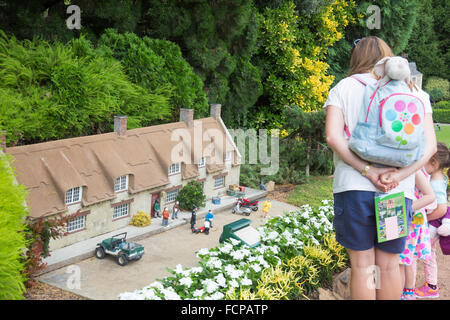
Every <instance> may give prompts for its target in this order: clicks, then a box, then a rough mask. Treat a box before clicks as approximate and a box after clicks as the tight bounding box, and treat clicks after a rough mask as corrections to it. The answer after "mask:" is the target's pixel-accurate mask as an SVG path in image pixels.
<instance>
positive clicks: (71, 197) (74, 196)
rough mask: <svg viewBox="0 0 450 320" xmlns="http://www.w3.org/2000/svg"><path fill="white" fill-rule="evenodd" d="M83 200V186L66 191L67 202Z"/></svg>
mask: <svg viewBox="0 0 450 320" xmlns="http://www.w3.org/2000/svg"><path fill="white" fill-rule="evenodd" d="M80 200H81V187H76V188H73V189H69V190H67V192H66V204H71V203H75V202H79V201H80Z"/></svg>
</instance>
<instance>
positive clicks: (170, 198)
mask: <svg viewBox="0 0 450 320" xmlns="http://www.w3.org/2000/svg"><path fill="white" fill-rule="evenodd" d="M179 191H180V190H179V189H176V190H172V191H168V192H166V197H165V199H164V202H165V203H170V202H174V201H175V200H176V198H177V196H178V192H179Z"/></svg>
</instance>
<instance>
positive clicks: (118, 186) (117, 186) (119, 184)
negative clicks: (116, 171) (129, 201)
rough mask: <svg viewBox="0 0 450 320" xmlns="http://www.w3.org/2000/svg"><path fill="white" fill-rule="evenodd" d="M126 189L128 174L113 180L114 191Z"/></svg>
mask: <svg viewBox="0 0 450 320" xmlns="http://www.w3.org/2000/svg"><path fill="white" fill-rule="evenodd" d="M124 190H128V175H127V174H126V175H124V176H121V177H118V178H117V179H116V180H115V181H114V192H120V191H124Z"/></svg>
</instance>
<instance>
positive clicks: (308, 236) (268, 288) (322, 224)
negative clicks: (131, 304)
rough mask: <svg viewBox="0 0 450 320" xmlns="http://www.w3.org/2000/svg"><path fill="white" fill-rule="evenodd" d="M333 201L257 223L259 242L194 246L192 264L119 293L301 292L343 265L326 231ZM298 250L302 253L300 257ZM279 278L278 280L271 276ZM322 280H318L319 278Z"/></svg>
mask: <svg viewBox="0 0 450 320" xmlns="http://www.w3.org/2000/svg"><path fill="white" fill-rule="evenodd" d="M332 217H333V206H332V203H331V202H330V201H327V200H323V205H322V206H320V207H319V208H315V209H314V208H311V207H310V206H308V205H306V206H302V207H301V208H300V210H299V211H292V212H286V213H285V214H284V215H283V216H277V217H273V218H271V219H270V220H268V221H267V222H266V223H265V224H264V225H262V226H261V227H259V228H258V231H259V232H260V234H261V245H259V246H258V247H255V248H250V247H248V246H246V245H243V244H242V243H241V242H240V241H238V240H236V239H229V240H227V241H226V242H224V243H222V244H220V245H219V246H217V247H215V248H212V249H206V248H203V249H200V250H199V251H198V252H197V257H198V258H199V259H200V261H199V264H198V266H196V267H193V268H187V269H183V267H182V266H181V265H180V264H178V265H177V266H176V267H175V268H174V269H168V271H169V272H170V273H171V275H170V276H168V277H165V278H164V279H160V280H158V281H155V282H153V283H152V284H150V285H149V286H147V287H145V288H142V289H139V290H136V291H134V292H124V293H121V294H120V295H119V298H120V299H149V300H159V299H167V300H169V299H212V300H220V299H241V298H242V299H253V298H255V299H294V298H300V297H302V296H303V297H305V294H309V293H310V292H311V291H312V290H314V289H315V288H317V286H318V285H319V284H321V283H323V282H324V280H329V276H330V274H331V272H334V271H337V270H339V269H342V268H343V267H344V266H345V261H346V257H345V255H344V254H343V251H342V250H341V249H342V247H340V246H339V244H337V242H336V241H335V239H334V235H333V234H332V233H331V232H332V223H331V221H332ZM303 256H304V257H303ZM274 279H279V281H280V282H278V280H277V281H274ZM321 280H322V281H321Z"/></svg>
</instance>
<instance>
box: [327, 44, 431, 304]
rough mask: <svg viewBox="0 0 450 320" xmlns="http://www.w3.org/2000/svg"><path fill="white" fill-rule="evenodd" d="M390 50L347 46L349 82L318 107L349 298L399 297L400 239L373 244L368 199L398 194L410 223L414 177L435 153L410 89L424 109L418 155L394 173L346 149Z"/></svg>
mask: <svg viewBox="0 0 450 320" xmlns="http://www.w3.org/2000/svg"><path fill="white" fill-rule="evenodd" d="M393 56H394V54H393V52H392V50H391V49H390V47H389V46H388V45H387V44H386V43H385V42H384V41H383V40H382V39H380V38H378V37H373V36H371V37H365V38H362V39H357V40H355V41H354V43H353V47H352V51H351V59H350V70H349V77H347V78H345V79H342V80H341V81H340V82H339V83H338V84H337V85H336V86H335V87H333V88H332V89H331V90H330V92H329V95H328V99H327V101H326V102H325V104H324V108H326V113H327V115H326V139H327V143H328V145H329V146H330V147H331V148H332V149H333V151H334V164H335V172H334V181H333V195H334V214H335V216H334V220H333V225H334V228H335V232H336V240H337V241H338V242H339V243H340V244H341V245H342V246H344V247H345V248H346V249H347V251H348V253H349V257H350V264H351V283H350V292H351V297H352V299H394V300H398V299H400V297H401V294H402V289H403V283H402V279H401V275H400V268H399V253H401V252H402V251H403V249H404V246H405V241H406V237H401V238H397V239H393V240H390V241H386V242H381V243H379V242H378V240H377V227H376V218H375V201H374V198H375V197H376V196H378V195H380V193H386V192H388V193H390V194H392V193H397V192H404V195H405V208H406V213H407V217H408V220H409V221H408V223H410V219H411V218H412V215H413V211H412V201H413V199H414V198H415V197H414V186H415V172H416V171H417V170H419V169H421V168H422V166H423V165H424V164H425V163H426V162H427V161H428V160H429V159H430V158H431V156H432V155H433V154H434V153H435V152H436V135H435V132H434V127H433V119H432V114H431V112H432V111H431V104H430V101H429V96H428V94H427V93H425V92H424V91H422V90H420V89H417V88H414V85H413V84H412V83H410V88H411V90H414V94H416V95H417V96H418V97H419V98H420V99H421V100H422V101H423V102H424V106H425V115H424V118H423V119H422V120H423V121H424V124H423V126H424V135H425V140H426V144H425V149H424V151H423V156H422V157H421V158H420V159H419V160H417V161H415V162H414V163H413V164H411V165H409V166H407V167H403V168H400V169H396V168H390V167H383V166H375V165H373V164H371V163H369V162H368V161H365V160H363V159H361V158H360V157H358V156H357V155H356V154H355V153H354V152H352V151H351V150H350V149H349V136H351V133H352V131H353V130H354V128H355V127H356V124H357V122H358V116H359V113H360V110H361V105H362V101H363V96H364V93H365V88H366V86H365V85H364V83H373V82H374V81H377V80H378V78H379V77H378V76H377V74H376V73H375V72H374V67H375V65H376V63H377V62H378V61H380V60H381V59H383V58H385V57H393Z"/></svg>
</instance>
